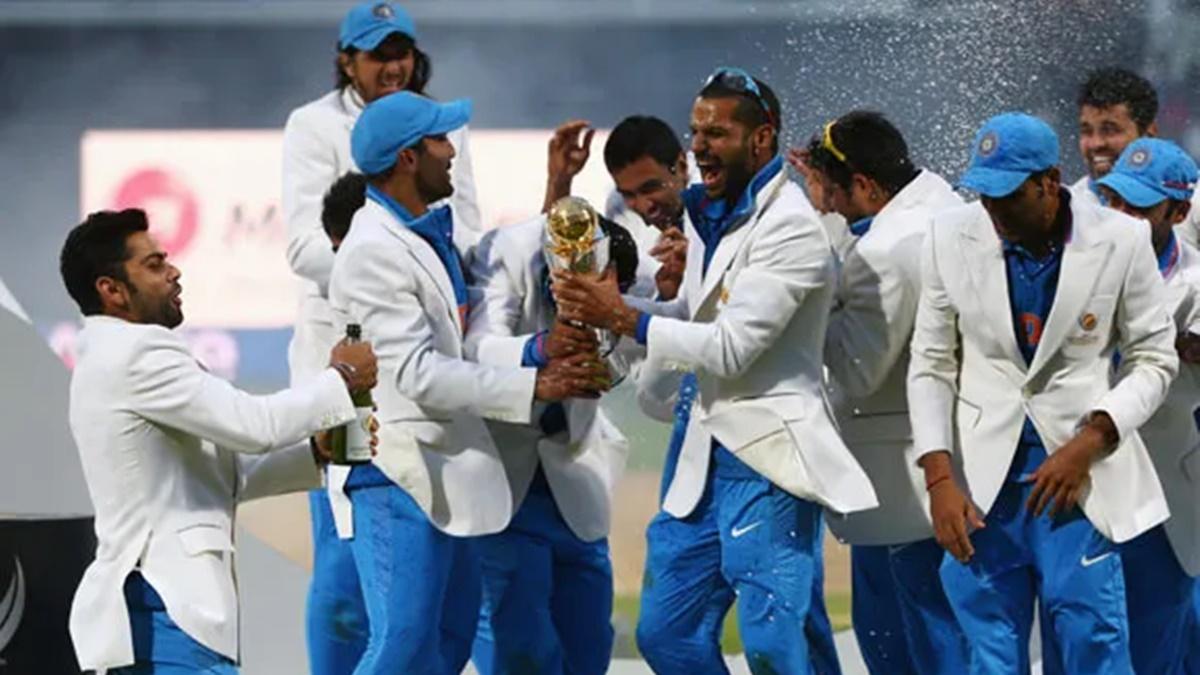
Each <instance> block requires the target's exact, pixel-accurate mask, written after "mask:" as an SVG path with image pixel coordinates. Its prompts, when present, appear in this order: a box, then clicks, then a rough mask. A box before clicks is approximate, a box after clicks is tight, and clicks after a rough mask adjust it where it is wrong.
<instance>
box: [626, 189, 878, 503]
mask: <svg viewBox="0 0 1200 675" xmlns="http://www.w3.org/2000/svg"><path fill="white" fill-rule="evenodd" d="M703 258H704V247H703V245H702V244H701V243H700V241H699V239H698V238H696V237H695V236H691V246H690V248H689V249H688V259H687V269H686V271H685V272H684V279H683V286H684V288H683V290H682V291H681V294H680V298H678V299H677V300H676V301H673V302H671V303H665V304H655V303H649V302H639V301H637V300H636V299H632V298H631V299H629V302H630V304H631V305H634V306H637V307H639V308H640V309H642V310H643V311H649V312H651V313H654V314H657V315H658V316H656V317H655V318H654V319H652V320H651V322H650V329H649V333H648V338H647V356H646V366H645V368H644V372H643V374H642V377H641V381H639V389H640V391H639V399H640V400H641V401H642V402H643V405H644V407H646V408H647V409H648V410H654V409H655V408H657V413H659V415H658V416H663V415H665V414H666V413H667V410H668V409H669V403H670V400H671V395H672V394H673V387H676V386H678V372H684V371H694V372H695V373H696V375H697V380H698V382H699V395H698V396H697V401H696V403H695V406H696V407H695V408H694V409H693V413H692V417H691V420H690V422H689V424H688V429H687V434H686V436H685V440H684V444H683V449H682V451H681V452H680V456H679V462H678V464H677V466H676V469H675V475H674V476H673V477H672V480H671V485H670V487H669V488H668V490H667V494H666V497H665V498H664V500H663V509H664V510H666V511H667V512H668V513H670V514H672V515H674V516H677V517H680V518H682V517H685V516H687V515H688V514H689V513H691V511H692V509H694V508H695V506H696V503H697V502H698V501H699V499H700V497H701V495H702V494H703V492H704V486H705V481H706V477H707V474H708V464H709V458H710V456H711V454H712V452H711V441H712V439H713V438H716V439H717V440H718V441H719V442H720V443H721V444H722V445H724V446H725V447H726V448H729V450H730V451H731V452H733V453H734V454H735V455H737V457H738V458H739V459H740V460H741V461H743V462H745V463H746V464H747V465H749V466H750V467H751V468H753V469H754V470H755V471H757V472H759V473H760V474H762V475H763V476H765V477H766V478H767V479H769V480H770V481H771V482H772V483H774V484H776V485H778V486H779V487H780V488H781V489H783V490H786V491H787V492H789V493H791V494H793V495H795V496H797V497H800V498H802V499H811V500H815V501H817V502H820V503H821V504H824V505H825V506H828V507H829V508H831V509H833V510H835V511H838V512H840V513H848V512H853V511H860V510H863V509H869V508H873V507H875V506H876V505H877V504H878V502H877V501H876V498H875V491H874V490H873V489H872V487H871V482H870V481H869V480H868V479H867V476H866V474H865V473H864V472H863V470H862V468H861V467H860V466H859V465H858V463H857V462H856V461H855V460H854V457H853V456H852V455H851V454H850V451H849V450H848V449H846V446H845V444H843V443H842V439H841V437H840V436H839V435H838V432H837V428H836V427H835V426H834V422H833V417H832V414H831V412H830V410H829V406H828V403H827V401H826V399H825V392H824V387H823V384H822V352H823V349H824V340H825V327H826V325H827V323H828V321H829V308H830V303H831V299H832V296H833V278H834V267H833V253H832V251H831V249H830V245H829V236H828V235H827V234H826V233H825V229H824V228H823V227H822V226H821V223H820V221H819V220H818V219H817V214H816V213H815V212H814V211H813V209H812V206H811V205H810V204H809V202H808V198H807V197H805V196H804V192H803V191H802V190H801V189H800V188H799V187H798V186H797V185H796V184H794V183H792V182H791V181H789V180H788V179H787V175H786V173H785V172H783V171H781V172H780V173H779V174H778V175H776V176H775V177H774V178H773V179H771V180H770V181H768V183H767V184H766V185H765V186H763V188H762V189H761V190H760V192H759V194H758V197H757V199H756V201H755V207H754V212H753V213H752V214H751V215H750V216H749V218H747V220H746V222H744V223H742V224H741V225H740V226H739V227H738V228H737V229H735V230H732V231H731V232H729V233H728V234H726V235H725V236H724V237H723V238H722V239H721V241H720V243H719V244H718V245H717V249H716V251H715V252H714V253H713V257H712V261H711V262H710V264H709V268H708V272H707V274H704V275H703V276H702V273H701V269H702V265H703ZM670 371H677V372H676V373H674V374H672V373H671V372H670ZM654 399H659V400H660V401H661V403H660V404H659V405H657V406H656V405H654V404H653V400H654Z"/></svg>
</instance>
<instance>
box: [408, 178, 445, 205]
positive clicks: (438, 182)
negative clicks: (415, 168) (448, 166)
mask: <svg viewBox="0 0 1200 675" xmlns="http://www.w3.org/2000/svg"><path fill="white" fill-rule="evenodd" d="M417 194H419V195H421V200H422V201H424V202H425V203H426V204H427V205H428V204H433V203H434V202H440V201H441V200H443V199H445V198H447V197H449V196H450V195H452V194H454V186H453V185H451V183H450V172H449V171H447V172H446V174H445V176H444V177H442V176H438V177H436V178H434V179H432V180H431V179H427V178H425V177H423V176H421V175H420V174H418V175H417Z"/></svg>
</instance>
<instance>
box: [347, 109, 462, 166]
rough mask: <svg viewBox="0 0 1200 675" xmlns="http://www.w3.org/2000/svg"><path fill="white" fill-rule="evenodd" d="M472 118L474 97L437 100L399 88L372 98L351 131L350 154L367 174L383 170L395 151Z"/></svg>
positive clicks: (394, 154) (394, 157) (441, 132)
mask: <svg viewBox="0 0 1200 675" xmlns="http://www.w3.org/2000/svg"><path fill="white" fill-rule="evenodd" d="M469 119H471V101H470V100H468V99H459V100H457V101H450V102H449V103H438V102H437V101H434V100H433V99H429V98H425V97H424V96H420V95H418V94H414V93H412V92H411V91H398V92H396V93H394V94H388V95H387V96H384V97H382V98H379V99H376V100H375V101H372V102H371V103H370V104H368V105H367V107H366V108H365V109H364V110H363V111H362V114H361V115H359V116H358V121H357V122H355V123H354V129H353V130H352V131H351V132H350V156H351V157H353V158H354V163H355V164H357V165H358V170H359V171H362V172H363V173H364V174H366V175H368V176H372V175H375V174H378V173H383V172H384V171H387V170H388V169H390V168H392V166H393V165H394V164H395V163H396V155H397V154H398V153H399V152H400V151H401V150H403V149H405V148H407V147H411V146H413V145H416V143H417V141H419V140H421V139H422V138H425V137H426V136H438V135H441V134H445V133H449V132H451V131H454V130H455V129H457V128H459V127H461V126H463V125H464V124H466V123H467V120H469Z"/></svg>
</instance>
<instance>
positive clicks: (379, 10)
mask: <svg viewBox="0 0 1200 675" xmlns="http://www.w3.org/2000/svg"><path fill="white" fill-rule="evenodd" d="M371 13H372V14H374V15H375V16H377V17H379V18H381V19H394V18H396V10H394V9H392V6H391V5H389V4H387V3H386V2H381V3H379V4H378V5H375V6H374V7H372V8H371Z"/></svg>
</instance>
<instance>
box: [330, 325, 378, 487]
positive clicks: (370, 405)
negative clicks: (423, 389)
mask: <svg viewBox="0 0 1200 675" xmlns="http://www.w3.org/2000/svg"><path fill="white" fill-rule="evenodd" d="M360 340H362V326H360V325H358V324H356V323H351V324H347V325H346V342H358V341H360ZM350 400H351V401H353V402H354V410H355V412H357V413H358V417H357V419H355V420H354V421H351V422H348V423H346V424H344V425H342V426H340V427H335V428H333V429H331V430H330V434H331V436H332V437H331V438H330V445H331V446H332V457H331V458H330V461H331V462H332V463H334V464H366V463H367V462H369V461H371V428H370V424H371V415H372V414H373V413H374V411H375V402H374V400H372V398H371V390H370V389H366V390H362V391H352V392H350Z"/></svg>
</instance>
